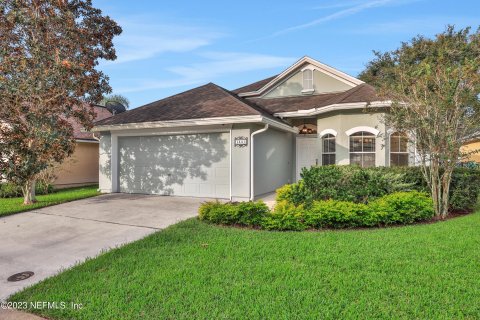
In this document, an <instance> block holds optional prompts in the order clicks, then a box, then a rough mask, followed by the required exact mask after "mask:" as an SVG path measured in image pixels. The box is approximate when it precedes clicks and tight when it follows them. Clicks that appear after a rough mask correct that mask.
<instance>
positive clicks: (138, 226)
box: [31, 210, 161, 230]
mask: <svg viewBox="0 0 480 320" xmlns="http://www.w3.org/2000/svg"><path fill="white" fill-rule="evenodd" d="M31 212H33V213H36V214H43V215H46V216H56V217H64V218H71V219H77V220H85V221H94V222H102V223H109V224H116V225H119V226H127V227H136V228H147V229H153V230H161V228H155V227H150V226H142V225H136V224H127V223H120V222H112V221H106V220H97V219H88V218H80V217H73V216H67V215H63V214H53V213H45V212H40V211H35V210H34V211H31Z"/></svg>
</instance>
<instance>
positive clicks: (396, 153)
mask: <svg viewBox="0 0 480 320" xmlns="http://www.w3.org/2000/svg"><path fill="white" fill-rule="evenodd" d="M397 133H398V134H400V136H399V139H401V138H402V136H401V134H402V132H401V131H392V132H390V134H389V136H388V145H389V159H388V160H389V161H388V166H389V167H392V154H395V155H399V154H402V155H407V165H406V166H407V167H408V166H410V152H409V151H408V136H407V135H406V134H405V133H404V134H403V135H404V137H405V138H407V146H406V151H392V136H393V135H394V134H397ZM400 146H401V144H400V143H399V147H400ZM396 167H401V166H398V165H396Z"/></svg>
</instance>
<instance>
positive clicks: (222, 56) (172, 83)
mask: <svg viewBox="0 0 480 320" xmlns="http://www.w3.org/2000/svg"><path fill="white" fill-rule="evenodd" d="M201 56H202V57H203V58H205V59H206V61H205V62H202V63H193V64H190V65H186V66H174V67H170V68H168V69H167V71H168V72H170V73H171V74H173V75H175V76H172V78H171V79H168V80H148V79H147V80H142V81H136V83H137V85H136V86H134V87H129V88H124V89H121V88H119V89H117V90H115V91H116V92H119V93H129V92H140V91H147V90H153V89H163V88H174V87H182V86H188V85H195V84H201V83H206V82H210V81H214V80H215V78H218V77H220V76H224V75H233V74H237V73H242V72H248V71H253V70H262V69H273V68H279V67H285V66H288V65H289V64H291V63H293V62H294V61H295V60H296V59H295V58H290V57H279V56H272V55H262V54H250V53H240V52H207V53H203V54H201Z"/></svg>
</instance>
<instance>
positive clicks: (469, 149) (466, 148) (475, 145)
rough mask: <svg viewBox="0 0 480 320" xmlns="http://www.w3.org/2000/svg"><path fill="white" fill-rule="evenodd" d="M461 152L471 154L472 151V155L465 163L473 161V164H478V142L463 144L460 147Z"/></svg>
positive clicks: (479, 156) (479, 147) (479, 142)
mask: <svg viewBox="0 0 480 320" xmlns="http://www.w3.org/2000/svg"><path fill="white" fill-rule="evenodd" d="M462 151H463V152H472V151H474V153H472V154H471V155H470V156H469V157H468V159H465V161H475V162H479V163H480V141H474V142H470V143H467V144H465V145H464V146H463V147H462Z"/></svg>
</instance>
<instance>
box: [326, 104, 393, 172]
mask: <svg viewBox="0 0 480 320" xmlns="http://www.w3.org/2000/svg"><path fill="white" fill-rule="evenodd" d="M382 115H383V114H382V113H375V114H370V113H365V112H364V111H363V110H355V111H343V112H337V113H333V112H332V113H328V114H325V115H323V116H321V117H319V118H318V119H317V132H318V136H319V140H320V138H321V137H320V132H322V131H323V130H325V129H333V130H335V131H336V132H337V136H336V163H337V164H339V165H346V164H350V153H349V145H350V138H349V136H348V135H347V134H346V133H345V132H346V131H347V130H349V129H352V128H355V127H360V126H367V127H372V128H375V129H377V130H379V131H380V133H379V135H378V136H377V139H376V145H375V149H376V155H375V165H376V166H386V165H388V162H387V159H388V157H387V155H388V150H387V148H386V145H387V144H386V143H385V138H384V137H385V136H386V132H387V130H386V128H385V125H384V124H383V123H382V122H381V117H382ZM318 145H319V148H318V159H321V158H322V156H321V154H322V150H321V143H320V141H319V144H318Z"/></svg>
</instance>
